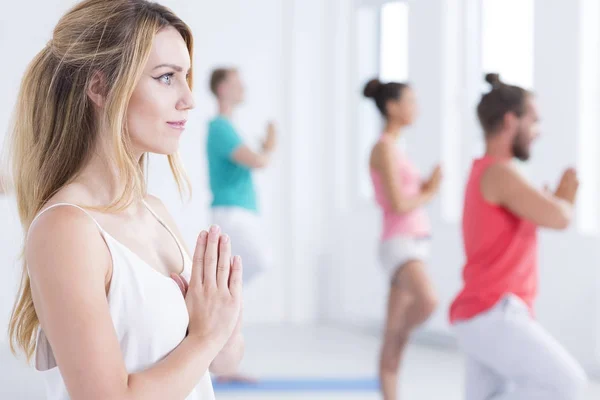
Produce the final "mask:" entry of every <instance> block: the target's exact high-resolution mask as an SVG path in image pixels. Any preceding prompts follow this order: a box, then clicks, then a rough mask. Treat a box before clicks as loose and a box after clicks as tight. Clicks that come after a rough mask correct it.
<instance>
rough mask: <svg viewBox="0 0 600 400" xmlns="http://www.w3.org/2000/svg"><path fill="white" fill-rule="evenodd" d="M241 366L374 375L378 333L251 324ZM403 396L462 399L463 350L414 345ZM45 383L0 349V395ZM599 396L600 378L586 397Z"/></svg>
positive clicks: (222, 397) (264, 371)
mask: <svg viewBox="0 0 600 400" xmlns="http://www.w3.org/2000/svg"><path fill="white" fill-rule="evenodd" d="M246 337H247V342H248V349H247V353H246V358H245V360H244V362H243V369H244V370H246V371H248V372H252V374H253V375H255V376H257V377H265V378H321V379H322V378H352V377H358V378H371V377H375V366H376V354H377V348H378V342H377V339H376V338H375V337H372V336H368V335H364V334H357V333H348V332H346V331H344V330H340V329H333V328H323V327H321V328H306V327H303V328H291V327H250V328H248V329H247V332H246ZM401 383H402V393H401V399H408V400H438V399H444V400H462V399H463V397H462V387H463V366H462V358H461V356H460V355H459V354H458V353H456V352H455V351H452V350H444V349H440V348H436V347H426V346H423V345H412V346H411V347H410V348H409V350H408V353H407V358H406V361H405V369H404V372H403V375H402V377H401ZM41 389H42V387H41V385H40V383H39V382H38V381H37V379H36V376H35V375H33V374H32V373H31V371H30V370H29V369H27V368H26V367H24V366H23V365H22V364H21V363H18V362H16V361H14V360H13V359H12V357H9V355H8V354H7V351H6V350H5V349H2V351H0V399H2V400H13V399H15V400H29V399H43V395H42V390H41ZM217 399H218V400H234V399H235V400H239V399H253V400H255V399H279V400H285V399H293V400H295V399H311V400H338V399H339V400H342V399H362V400H376V399H379V396H378V395H377V393H357V394H352V393H347V392H344V393H339V394H336V393H323V394H318V393H313V392H307V393H296V394H294V393H290V392H285V393H270V394H265V393H258V392H252V393H235V394H224V393H217ZM592 399H594V400H598V399H600V383H593V384H592V385H591V386H590V389H589V393H588V395H587V397H586V400H592Z"/></svg>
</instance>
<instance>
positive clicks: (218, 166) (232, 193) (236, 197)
mask: <svg viewBox="0 0 600 400" xmlns="http://www.w3.org/2000/svg"><path fill="white" fill-rule="evenodd" d="M242 145H243V141H242V138H241V137H240V136H239V135H238V133H237V132H236V130H235V128H234V127H233V125H232V124H231V122H230V121H229V120H228V119H226V118H224V117H222V116H218V117H216V118H215V119H213V120H212V121H210V123H209V124H208V137H207V141H206V152H207V155H208V174H209V180H210V189H211V191H212V195H213V200H212V207H218V206H235V207H241V208H245V209H248V210H250V211H257V209H258V207H257V204H256V193H255V191H254V182H253V181H252V171H251V170H250V169H249V168H247V167H245V166H243V165H239V164H236V163H235V161H233V159H232V155H233V153H234V152H235V150H237V149H238V148H239V147H240V146H242Z"/></svg>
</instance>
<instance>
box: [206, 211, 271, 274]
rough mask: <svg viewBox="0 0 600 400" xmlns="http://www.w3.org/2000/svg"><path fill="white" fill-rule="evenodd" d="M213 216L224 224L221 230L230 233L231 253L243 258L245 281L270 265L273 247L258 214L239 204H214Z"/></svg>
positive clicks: (220, 223)
mask: <svg viewBox="0 0 600 400" xmlns="http://www.w3.org/2000/svg"><path fill="white" fill-rule="evenodd" d="M212 219H213V223H214V224H216V225H218V226H220V227H221V232H223V233H226V234H227V235H229V237H230V239H231V251H232V254H233V255H239V256H241V257H242V263H243V265H244V283H248V282H249V281H250V280H252V279H253V278H255V277H256V276H257V275H258V274H259V273H260V272H262V271H264V270H266V269H269V268H270V267H271V265H272V262H273V256H272V252H271V246H269V244H268V242H267V237H266V235H265V233H264V229H263V226H264V224H262V223H261V222H262V221H261V219H260V217H259V216H258V215H257V214H256V213H253V212H251V211H249V210H246V209H243V208H240V207H214V208H213V209H212Z"/></svg>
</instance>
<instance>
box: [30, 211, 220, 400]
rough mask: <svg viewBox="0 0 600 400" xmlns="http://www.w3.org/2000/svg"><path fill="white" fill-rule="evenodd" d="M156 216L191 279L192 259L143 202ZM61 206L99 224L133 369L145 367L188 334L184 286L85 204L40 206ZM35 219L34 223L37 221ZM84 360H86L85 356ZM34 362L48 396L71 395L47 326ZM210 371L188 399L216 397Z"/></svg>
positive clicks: (114, 309) (119, 327) (63, 399)
mask: <svg viewBox="0 0 600 400" xmlns="http://www.w3.org/2000/svg"><path fill="white" fill-rule="evenodd" d="M144 204H145V206H146V207H147V208H148V210H149V211H150V212H151V213H152V214H153V215H154V217H155V218H156V219H157V220H158V222H160V223H161V225H163V226H164V227H165V228H166V229H167V231H169V233H170V234H171V236H173V238H174V239H175V241H176V242H177V246H178V247H179V251H180V252H181V256H182V258H183V265H184V269H183V273H182V274H181V276H183V277H184V278H185V279H187V281H188V282H189V280H190V277H191V268H192V261H191V259H190V257H189V256H188V255H187V254H186V252H185V250H184V249H183V247H182V246H181V243H179V240H178V239H177V237H176V236H175V235H174V234H173V232H172V231H171V229H169V227H168V226H167V225H166V224H165V223H164V222H163V221H162V220H161V219H160V217H159V216H158V215H157V214H156V213H155V212H154V211H153V210H152V209H151V208H150V207H149V206H148V204H146V203H145V202H144ZM59 206H71V207H76V208H78V209H80V210H81V211H83V212H84V213H86V214H87V215H88V216H89V217H90V218H91V219H92V220H93V221H94V222H95V223H96V225H97V226H98V229H99V230H100V233H101V234H102V236H103V238H104V240H105V241H106V245H107V246H108V249H109V250H110V253H111V257H112V264H113V271H112V279H111V282H110V287H109V289H108V295H107V299H108V306H109V308H110V315H111V317H112V321H113V324H114V326H115V331H116V334H117V337H118V340H119V344H120V347H121V352H122V353H123V358H124V360H125V366H126V368H127V371H128V372H129V373H135V372H139V371H142V370H144V369H147V368H149V367H151V366H153V365H154V364H156V363H157V362H158V361H160V360H161V359H162V358H164V357H165V356H167V355H168V354H169V353H170V352H171V351H173V350H174V349H175V348H176V347H177V346H178V345H179V344H180V343H181V341H182V340H183V339H184V338H185V336H186V332H187V328H188V323H189V315H188V311H187V307H186V304H185V300H184V298H183V296H182V294H181V291H180V289H179V287H178V286H177V284H176V283H175V281H173V279H171V278H169V277H166V276H165V275H163V274H161V273H160V272H158V271H157V270H155V269H154V268H152V267H151V266H150V265H148V263H146V262H145V261H143V260H142V259H141V258H140V257H139V256H138V255H136V254H135V253H134V252H133V251H131V250H129V249H128V248H127V247H126V246H125V245H123V244H122V243H120V242H119V241H117V240H116V239H115V238H114V237H112V236H111V235H110V234H109V233H108V232H106V231H105V230H104V229H102V227H101V226H100V224H98V222H97V221H96V220H95V219H94V217H92V216H91V215H90V214H89V213H88V212H87V211H85V210H84V209H83V208H81V207H79V206H76V205H74V204H68V203H60V204H54V205H52V206H50V207H48V208H46V209H45V210H43V211H42V212H40V213H39V214H38V215H37V216H36V217H35V218H34V220H33V222H35V220H36V219H37V218H39V216H40V215H42V214H43V213H45V212H46V211H48V210H50V209H52V208H54V207H59ZM33 222H32V224H31V226H33ZM82 362H83V363H85V360H82ZM35 367H36V369H37V370H38V371H40V374H42V376H43V378H44V381H45V385H46V398H47V399H48V400H69V399H70V398H69V394H68V392H67V388H66V386H65V383H64V381H63V379H62V376H61V374H60V371H59V369H58V368H57V365H56V361H55V359H54V355H53V354H52V349H51V348H50V344H49V343H48V340H47V338H46V336H45V335H44V332H43V331H42V330H41V328H40V330H39V331H38V335H37V341H36V354H35ZM214 399H215V395H214V392H213V387H212V382H211V379H210V374H209V372H208V371H207V372H206V373H205V374H204V376H203V377H202V379H201V380H200V382H198V385H197V386H196V387H195V389H194V390H193V391H192V392H191V393H190V395H189V396H188V397H186V399H185V400H214Z"/></svg>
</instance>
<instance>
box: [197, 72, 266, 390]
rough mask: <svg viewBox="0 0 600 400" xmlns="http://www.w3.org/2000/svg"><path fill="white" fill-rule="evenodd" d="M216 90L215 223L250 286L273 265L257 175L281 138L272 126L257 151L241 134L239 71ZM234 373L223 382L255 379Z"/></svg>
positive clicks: (220, 76)
mask: <svg viewBox="0 0 600 400" xmlns="http://www.w3.org/2000/svg"><path fill="white" fill-rule="evenodd" d="M210 90H211V92H212V93H213V94H214V96H215V98H216V100H217V102H218V106H219V114H218V115H217V116H216V117H215V118H213V119H212V120H211V121H210V122H209V124H208V136H207V139H206V152H207V158H208V175H209V181H210V190H211V192H212V202H211V210H212V220H213V221H212V222H213V223H214V224H215V225H218V226H219V227H220V228H221V230H222V232H224V233H226V234H228V235H229V237H230V239H231V246H232V252H233V254H235V255H239V256H241V258H242V262H243V265H244V284H245V285H246V284H248V282H250V281H251V280H252V279H254V277H256V276H257V275H259V273H260V272H261V271H264V270H266V269H269V268H270V267H271V264H272V251H271V246H270V245H269V243H270V241H269V240H268V239H267V235H266V234H265V232H264V225H265V224H264V223H262V221H261V217H260V213H259V206H258V204H257V196H256V190H255V187H254V181H253V179H252V171H253V170H255V169H258V168H265V167H266V166H267V165H269V163H270V161H271V156H272V154H273V151H274V150H275V145H276V136H277V135H276V131H275V127H274V125H273V124H272V123H269V125H268V127H267V132H266V137H265V140H264V142H263V145H262V148H261V150H260V151H254V150H252V149H251V148H250V147H248V146H247V145H246V144H245V143H244V141H243V140H242V138H241V137H240V135H239V134H238V132H237V130H236V128H235V127H234V125H233V123H232V116H233V113H234V111H235V109H236V107H237V106H239V105H240V104H241V103H242V102H243V100H244V86H243V84H242V81H241V79H240V75H239V73H238V72H237V70H235V69H226V68H220V69H216V70H214V71H213V73H212V75H211V78H210ZM232 373H233V374H232V375H230V376H222V377H217V380H220V381H243V382H246V381H253V380H252V379H249V378H247V377H244V376H241V375H237V374H235V372H234V371H232Z"/></svg>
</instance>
